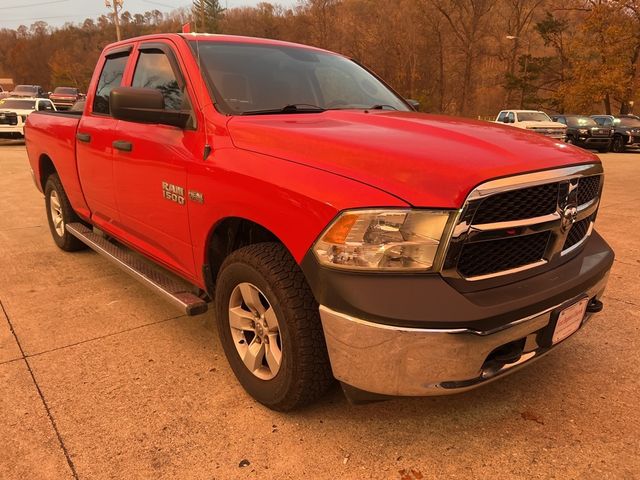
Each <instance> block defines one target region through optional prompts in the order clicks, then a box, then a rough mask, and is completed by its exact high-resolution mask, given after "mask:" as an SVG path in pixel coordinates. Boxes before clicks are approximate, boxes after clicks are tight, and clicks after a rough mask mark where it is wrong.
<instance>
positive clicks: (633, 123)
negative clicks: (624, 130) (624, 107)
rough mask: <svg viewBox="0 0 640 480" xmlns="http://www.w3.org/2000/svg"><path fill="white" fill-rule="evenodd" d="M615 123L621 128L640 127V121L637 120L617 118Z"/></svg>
mask: <svg viewBox="0 0 640 480" xmlns="http://www.w3.org/2000/svg"><path fill="white" fill-rule="evenodd" d="M613 123H615V124H616V125H620V126H621V127H640V120H638V119H637V118H616V119H615V120H614V121H613Z"/></svg>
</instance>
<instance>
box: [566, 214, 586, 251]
mask: <svg viewBox="0 0 640 480" xmlns="http://www.w3.org/2000/svg"><path fill="white" fill-rule="evenodd" d="M591 221H592V218H591V217H588V218H585V219H583V220H580V221H579V222H577V223H574V224H573V226H572V227H571V229H570V230H569V234H568V235H567V239H566V240H565V241H564V245H563V247H562V251H566V250H569V249H570V248H572V247H574V246H576V245H577V244H579V243H580V242H581V241H582V240H584V238H585V237H586V236H587V233H588V232H589V227H590V226H591Z"/></svg>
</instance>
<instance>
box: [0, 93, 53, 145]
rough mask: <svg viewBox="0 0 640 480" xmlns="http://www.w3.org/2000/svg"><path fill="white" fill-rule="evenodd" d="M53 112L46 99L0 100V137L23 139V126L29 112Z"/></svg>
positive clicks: (11, 98) (51, 103) (51, 105)
mask: <svg viewBox="0 0 640 480" xmlns="http://www.w3.org/2000/svg"><path fill="white" fill-rule="evenodd" d="M35 111H40V112H46V111H50V112H55V111H56V107H55V105H54V104H53V102H52V101H51V100H49V99H48V98H13V97H10V98H5V99H2V100H0V137H9V138H16V137H24V124H25V123H26V122H27V117H28V116H29V114H30V113H31V112H35Z"/></svg>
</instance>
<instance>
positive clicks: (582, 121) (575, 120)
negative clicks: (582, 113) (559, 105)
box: [567, 117, 598, 127]
mask: <svg viewBox="0 0 640 480" xmlns="http://www.w3.org/2000/svg"><path fill="white" fill-rule="evenodd" d="M567 125H569V126H570V127H597V126H598V123H597V122H596V121H595V120H594V119H593V118H589V117H567Z"/></svg>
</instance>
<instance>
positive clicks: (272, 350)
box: [229, 282, 282, 380]
mask: <svg viewBox="0 0 640 480" xmlns="http://www.w3.org/2000/svg"><path fill="white" fill-rule="evenodd" d="M229 327H230V328H231V336H232V338H233V342H234V345H235V347H236V351H237V352H238V355H239V356H240V358H241V359H242V362H243V363H244V365H245V367H247V369H248V370H249V371H250V372H251V373H252V374H253V375H255V376H256V377H258V378H260V379H261V380H271V379H272V378H274V377H275V376H276V375H277V374H278V371H279V370H280V366H281V365H282V339H281V337H280V326H279V324H278V318H277V316H276V313H275V311H274V309H273V307H272V306H271V304H270V302H269V300H268V299H267V297H266V296H265V294H264V293H262V292H261V291H260V290H259V289H258V287H256V286H255V285H253V284H252V283H248V282H243V283H240V284H239V285H237V286H236V287H235V288H234V289H233V291H232V292H231V298H230V299H229Z"/></svg>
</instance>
